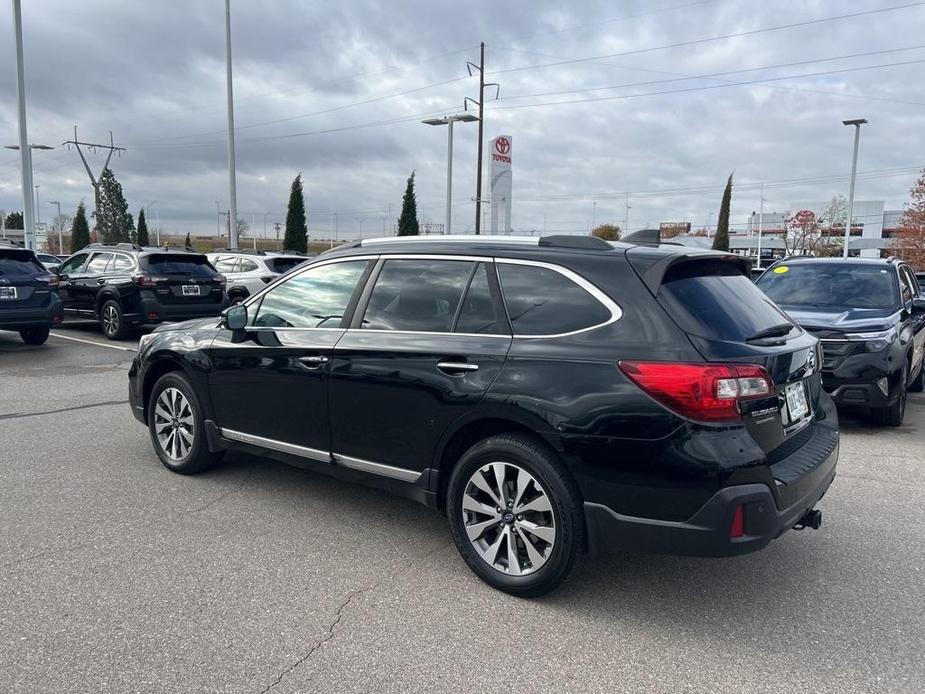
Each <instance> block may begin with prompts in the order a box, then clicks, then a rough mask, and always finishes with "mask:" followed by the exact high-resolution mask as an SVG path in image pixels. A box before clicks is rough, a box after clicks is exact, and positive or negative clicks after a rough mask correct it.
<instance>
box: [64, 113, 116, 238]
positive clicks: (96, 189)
mask: <svg viewBox="0 0 925 694" xmlns="http://www.w3.org/2000/svg"><path fill="white" fill-rule="evenodd" d="M61 144H62V146H64V147H67V148H68V149H70V148H71V145H73V146H74V147H76V148H77V153H78V154H79V155H80V161H82V162H83V165H84V169H86V171H87V175H88V176H89V177H90V185H92V186H93V204H94V211H99V209H100V180H99V177H98V176H94V175H93V172H92V171H91V170H90V165H89V164H87V158H86V157H85V156H84V152H83V150H82V149H81V146H83V147H86V148H87V149H89V150H90V151H91V152H95V151H96V150H98V149H106V150H109V154H107V155H106V161H105V162H104V163H103V168H102V169H101V170H100V176H102V175H103V172H104V171H106V169H108V168H109V160H110V159H112V153H113V152H118V153H119V155H120V156H121V155H122V152H124V151H125V147H116V146H115V145H114V144H113V140H112V131H111V130H110V131H109V144H108V145H101V144H97V143H94V142H81V141H80V140H78V139H77V126H76V125H75V126H74V139H73V140H67V141H65V142H62V143H61ZM96 229H97V230H98V229H99V217H98V216H97V217H96Z"/></svg>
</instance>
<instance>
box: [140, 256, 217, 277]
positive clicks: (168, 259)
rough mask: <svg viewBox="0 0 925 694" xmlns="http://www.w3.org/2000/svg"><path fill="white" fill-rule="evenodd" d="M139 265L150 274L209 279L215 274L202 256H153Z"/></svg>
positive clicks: (146, 258)
mask: <svg viewBox="0 0 925 694" xmlns="http://www.w3.org/2000/svg"><path fill="white" fill-rule="evenodd" d="M141 264H142V265H143V266H145V267H147V269H148V270H150V271H151V272H152V273H156V274H163V275H189V276H191V277H211V276H212V275H214V274H215V270H213V269H212V266H211V265H209V261H208V260H207V259H206V257H205V256H204V255H180V254H176V253H172V254H169V255H168V254H167V253H163V254H153V255H149V256H147V257H145V258H143V259H142V261H141Z"/></svg>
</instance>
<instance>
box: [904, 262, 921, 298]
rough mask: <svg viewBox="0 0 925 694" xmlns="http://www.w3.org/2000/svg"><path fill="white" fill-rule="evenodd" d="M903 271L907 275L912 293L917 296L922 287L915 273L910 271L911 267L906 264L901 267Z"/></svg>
mask: <svg viewBox="0 0 925 694" xmlns="http://www.w3.org/2000/svg"><path fill="white" fill-rule="evenodd" d="M903 271H904V272H905V273H906V274H907V275H908V276H909V285H910V286H911V287H912V293H913V294H914V295H915V296H919V295H920V294H921V293H922V287H921V284H920V283H919V280H918V278H917V277H916V276H915V273H914V272H912V268H910V267H909V266H906V267H904V268H903Z"/></svg>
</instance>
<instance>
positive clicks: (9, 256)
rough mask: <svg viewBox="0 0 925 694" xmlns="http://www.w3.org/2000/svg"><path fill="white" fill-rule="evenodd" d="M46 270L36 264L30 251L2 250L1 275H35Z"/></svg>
mask: <svg viewBox="0 0 925 694" xmlns="http://www.w3.org/2000/svg"><path fill="white" fill-rule="evenodd" d="M36 271H38V272H45V268H43V267H41V266H38V265H36V264H35V263H34V262H33V260H32V253H30V252H28V251H0V277H2V276H11V275H34V274H35V273H36Z"/></svg>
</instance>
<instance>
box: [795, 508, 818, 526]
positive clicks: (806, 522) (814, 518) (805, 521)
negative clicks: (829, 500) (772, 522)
mask: <svg viewBox="0 0 925 694" xmlns="http://www.w3.org/2000/svg"><path fill="white" fill-rule="evenodd" d="M821 527H822V511H820V510H819V509H815V508H814V509H812V510H809V511H807V512H806V513H804V514H803V517H802V518H800V520H798V521H797V522H796V525H794V526H793V529H794V530H803V528H812V529H813V530H818V529H819V528H821Z"/></svg>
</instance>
